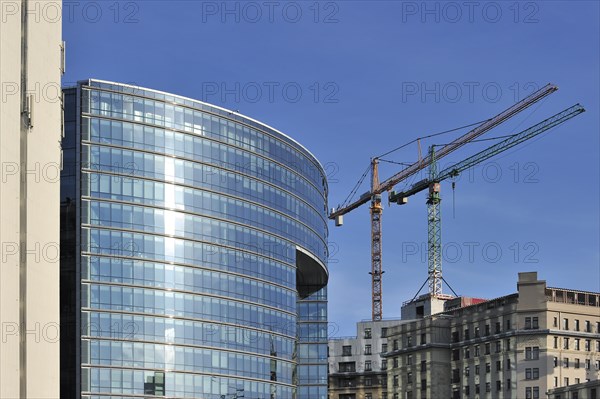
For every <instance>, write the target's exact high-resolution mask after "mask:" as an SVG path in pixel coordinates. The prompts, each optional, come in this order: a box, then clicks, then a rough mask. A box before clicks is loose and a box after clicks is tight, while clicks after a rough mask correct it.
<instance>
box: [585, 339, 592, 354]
mask: <svg viewBox="0 0 600 399" xmlns="http://www.w3.org/2000/svg"><path fill="white" fill-rule="evenodd" d="M591 343H592V341H591V340H589V339H586V340H585V350H586V352H589V351H590V350H591V347H592V345H591Z"/></svg>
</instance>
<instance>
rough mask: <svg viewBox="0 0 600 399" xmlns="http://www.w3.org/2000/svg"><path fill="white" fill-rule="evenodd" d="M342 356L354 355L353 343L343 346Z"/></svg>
mask: <svg viewBox="0 0 600 399" xmlns="http://www.w3.org/2000/svg"><path fill="white" fill-rule="evenodd" d="M342 356H352V346H351V345H344V346H342Z"/></svg>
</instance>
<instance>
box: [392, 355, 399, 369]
mask: <svg viewBox="0 0 600 399" xmlns="http://www.w3.org/2000/svg"><path fill="white" fill-rule="evenodd" d="M392 362H393V365H394V368H395V369H396V368H398V358H397V357H395V358H394V359H393V360H392Z"/></svg>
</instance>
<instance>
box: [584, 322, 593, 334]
mask: <svg viewBox="0 0 600 399" xmlns="http://www.w3.org/2000/svg"><path fill="white" fill-rule="evenodd" d="M585 332H589V333H591V332H592V323H590V321H589V320H586V321H585Z"/></svg>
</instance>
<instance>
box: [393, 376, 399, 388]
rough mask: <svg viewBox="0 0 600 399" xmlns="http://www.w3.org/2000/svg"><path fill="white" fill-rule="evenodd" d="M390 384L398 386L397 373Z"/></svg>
mask: <svg viewBox="0 0 600 399" xmlns="http://www.w3.org/2000/svg"><path fill="white" fill-rule="evenodd" d="M392 384H393V386H394V387H397V386H398V376H397V375H395V376H394V379H393V382H392Z"/></svg>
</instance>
